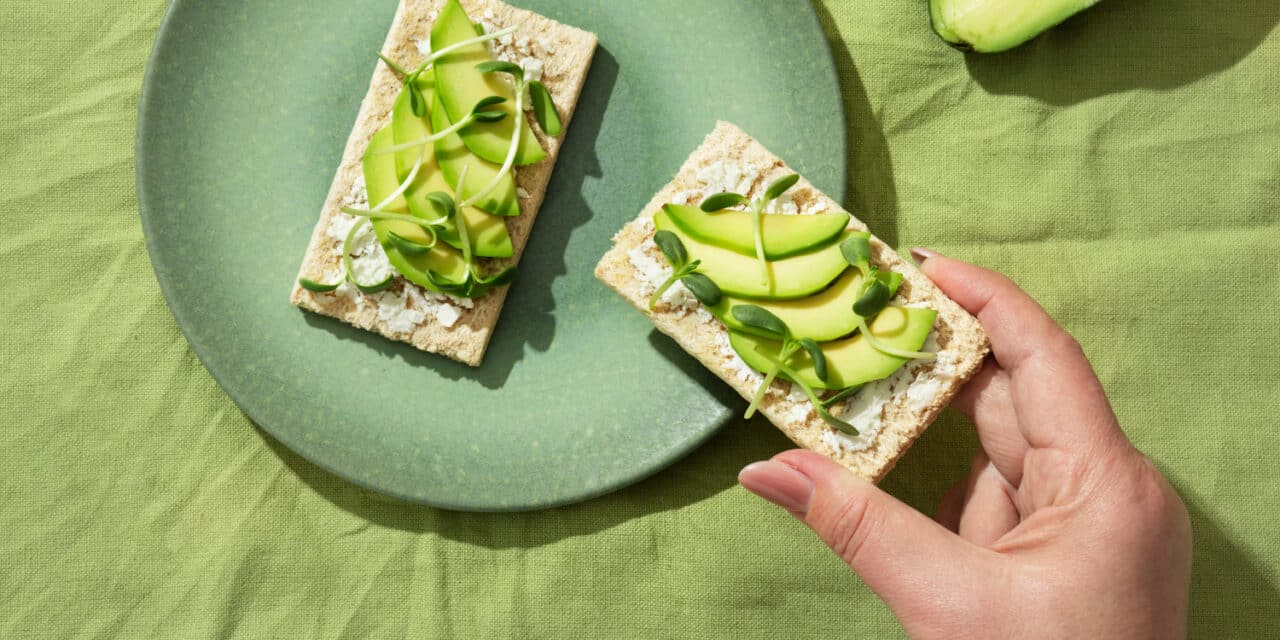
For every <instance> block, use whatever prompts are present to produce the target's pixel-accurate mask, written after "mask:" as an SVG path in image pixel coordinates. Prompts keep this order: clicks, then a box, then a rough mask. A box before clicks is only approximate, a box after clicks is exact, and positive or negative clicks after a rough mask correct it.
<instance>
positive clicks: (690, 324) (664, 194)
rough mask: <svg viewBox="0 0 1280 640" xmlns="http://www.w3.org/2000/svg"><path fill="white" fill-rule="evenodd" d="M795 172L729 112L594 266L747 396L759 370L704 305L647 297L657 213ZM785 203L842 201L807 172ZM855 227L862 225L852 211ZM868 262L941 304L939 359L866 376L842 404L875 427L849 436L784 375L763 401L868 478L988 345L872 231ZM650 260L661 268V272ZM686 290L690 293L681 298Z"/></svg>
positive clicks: (917, 295)
mask: <svg viewBox="0 0 1280 640" xmlns="http://www.w3.org/2000/svg"><path fill="white" fill-rule="evenodd" d="M787 173H791V170H790V169H789V168H787V166H786V165H785V164H784V163H783V162H782V160H780V159H779V158H777V157H776V156H774V155H773V154H771V153H769V151H768V150H766V149H765V148H764V147H763V146H762V145H761V144H760V143H759V142H757V141H755V140H754V139H753V138H751V137H750V136H748V135H747V134H746V133H745V132H743V131H742V130H741V129H739V128H737V127H735V126H733V125H731V124H729V123H725V122H721V123H719V124H718V125H717V126H716V128H715V130H714V131H712V132H711V134H710V135H708V136H707V138H706V139H705V140H704V141H703V143H702V145H701V146H699V147H698V148H697V149H696V150H695V151H694V152H693V154H692V155H690V156H689V159H688V160H687V161H686V162H685V163H684V166H682V167H681V168H680V171H679V172H678V173H677V174H676V177H675V179H674V180H672V182H671V183H669V184H667V185H666V186H665V187H663V188H662V189H661V190H660V191H659V192H658V193H657V195H655V196H654V198H653V200H651V201H650V202H649V204H648V205H646V206H645V208H644V210H643V211H642V212H641V213H640V216H639V217H638V218H636V219H635V220H633V221H631V222H629V223H627V225H626V226H625V227H623V229H622V230H621V231H619V232H618V234H617V235H616V236H614V246H613V248H612V249H610V250H609V251H608V252H607V253H606V254H605V255H604V257H603V258H602V259H601V260H600V262H599V264H598V265H597V266H596V277H598V278H599V279H600V280H601V281H602V282H604V283H605V284H606V285H608V287H609V288H610V289H612V290H613V291H615V292H616V293H618V294H619V295H620V296H622V297H623V299H625V300H626V301H627V302H629V303H631V305H632V306H634V307H635V308H636V309H638V310H640V311H641V312H642V313H645V314H646V315H647V316H649V318H650V320H652V321H653V323H654V325H655V326H657V328H658V329H659V330H660V331H662V332H663V333H665V334H666V335H668V336H670V337H672V338H673V339H674V340H675V341H676V342H677V343H679V344H680V346H681V347H683V348H684V350H685V351H687V352H689V354H691V355H693V356H694V357H695V358H697V359H698V360H699V361H700V362H701V363H702V364H703V365H704V366H706V367H707V368H708V369H710V370H711V371H713V372H714V373H715V374H716V375H717V376H719V377H720V378H721V379H722V380H724V381H725V382H726V383H727V384H729V385H730V386H732V387H733V388H734V389H735V390H736V391H737V392H738V393H739V394H740V395H741V396H742V397H743V398H747V399H749V398H750V397H751V396H752V395H753V394H754V393H755V390H756V387H757V386H758V385H759V384H760V382H761V381H762V380H763V376H761V375H760V374H759V373H758V372H756V371H753V370H751V369H750V368H749V367H746V366H745V364H744V363H743V362H742V361H741V359H740V358H739V357H738V356H737V354H736V353H734V352H733V350H732V348H731V347H730V346H729V341H728V331H727V330H726V329H725V327H724V325H723V324H721V323H720V321H719V320H717V319H716V318H715V317H714V316H712V315H711V314H710V313H708V312H707V311H706V310H705V309H704V308H702V307H701V306H700V305H696V304H694V305H692V306H691V305H688V304H680V303H679V300H678V299H672V297H671V296H670V295H668V296H667V297H664V301H665V302H664V303H663V304H659V305H658V307H657V309H656V310H655V311H652V312H651V311H649V308H648V298H649V296H650V294H652V293H653V291H654V286H653V284H652V280H653V279H654V278H655V277H659V276H660V275H661V274H663V273H665V274H669V273H670V269H669V268H666V267H665V266H664V265H665V263H664V262H663V258H662V257H661V254H660V253H659V252H658V250H657V248H656V246H655V245H654V243H653V234H654V226H653V215H654V213H655V212H656V211H657V210H659V209H660V208H661V207H662V205H664V204H667V203H677V204H694V205H696V204H697V203H698V202H700V201H701V200H702V198H704V197H706V196H708V195H711V194H713V193H717V192H720V191H735V192H737V193H741V194H744V195H746V196H748V197H750V196H752V195H753V194H755V193H756V192H758V191H760V190H763V189H764V187H765V185H767V184H768V183H769V182H770V181H772V180H773V179H776V178H778V177H781V176H782V175H786V174H787ZM791 193H792V194H793V195H792V197H791V201H790V202H789V203H787V204H784V205H783V207H784V208H788V207H794V209H795V211H794V213H816V212H820V211H843V208H841V207H840V205H839V204H838V203H836V202H835V201H833V200H831V199H830V198H828V197H827V196H826V195H824V194H822V193H821V192H820V191H818V190H817V189H815V188H814V187H813V185H811V184H809V183H808V182H807V181H805V180H804V179H803V178H802V179H801V180H800V182H799V183H798V184H797V185H796V187H795V188H794V189H793V191H792V192H791ZM850 226H851V228H857V229H860V230H866V226H865V225H864V224H863V223H862V222H860V221H858V220H857V219H856V218H853V219H852V221H851V224H850ZM871 247H872V250H873V259H874V262H875V263H877V264H878V265H881V266H884V267H886V268H889V269H892V270H894V271H898V272H900V273H902V274H903V284H902V286H901V288H900V290H899V293H898V295H899V297H900V298H901V299H902V302H904V303H905V304H908V305H926V306H929V307H931V308H933V309H935V310H936V311H937V312H938V316H937V320H936V322H935V325H934V330H933V333H932V335H931V340H932V344H933V346H934V347H935V348H936V351H937V352H938V354H939V355H938V359H937V361H935V362H922V361H912V362H910V363H908V365H907V366H904V367H903V368H902V369H900V370H899V372H898V373H895V374H894V376H891V377H890V378H889V379H886V380H885V381H882V382H881V383H875V384H873V385H868V388H867V389H864V390H863V391H862V392H860V393H859V394H858V395H856V396H854V398H853V399H852V400H850V401H849V404H848V405H847V406H845V407H844V408H845V410H846V411H849V412H855V413H858V414H859V415H860V416H864V418H865V420H866V422H867V423H868V424H871V423H872V422H874V424H875V425H878V428H877V429H875V430H874V433H868V434H866V435H864V437H863V438H861V439H854V438H849V437H847V436H843V435H842V434H839V433H838V432H836V431H835V429H833V428H832V427H830V426H828V425H827V424H826V423H825V422H823V421H822V420H821V419H820V418H819V417H818V416H817V414H816V413H815V412H814V411H813V410H812V405H811V404H810V403H809V400H808V399H807V398H805V397H804V396H803V395H800V396H799V397H797V395H796V394H795V393H794V392H789V387H790V385H789V384H787V383H783V382H774V384H773V386H772V387H771V388H770V390H769V393H768V394H767V395H766V396H765V399H764V401H763V402H762V403H761V404H760V411H761V412H762V413H763V414H764V415H765V416H766V417H768V418H769V420H770V421H771V422H773V424H774V425H775V426H777V427H778V428H779V429H780V430H782V431H783V433H785V434H786V435H787V436H788V437H789V438H791V439H792V440H793V441H794V442H796V444H799V445H800V446H803V447H805V448H807V449H812V450H814V451H817V452H819V453H822V454H824V455H827V456H829V457H831V458H833V459H834V460H836V461H837V462H839V463H840V464H842V465H843V466H845V467H846V468H848V469H850V470H852V471H854V472H855V473H858V474H859V475H861V476H863V477H865V478H867V479H869V480H873V481H875V480H879V479H880V478H882V477H884V475H885V474H886V473H888V471H889V470H890V469H891V468H893V465H894V464H895V463H896V462H897V460H898V459H899V458H900V457H901V456H902V454H903V453H905V452H906V450H907V448H908V447H910V446H911V443H912V442H913V441H915V439H916V438H917V437H919V435H920V434H921V433H923V432H924V430H925V429H926V428H927V427H928V425H929V423H930V422H932V421H933V420H934V418H936V417H937V415H938V413H940V412H941V411H942V409H943V408H944V407H945V406H946V405H947V404H948V403H949V402H950V401H951V399H952V398H953V397H954V396H955V394H956V392H958V391H959V389H960V387H961V386H962V385H963V384H964V382H965V381H967V380H968V379H969V378H970V377H972V376H973V375H974V374H975V373H976V372H977V370H978V368H979V367H980V366H981V364H982V360H983V358H985V356H986V354H987V352H988V343H987V338H986V334H985V333H984V332H983V330H982V327H981V326H980V325H979V324H978V322H977V320H976V319H975V318H973V316H971V315H969V314H968V313H967V312H965V311H964V309H962V308H960V306H959V305H957V304H956V303H955V302H954V301H952V300H951V299H950V298H948V297H946V296H945V295H944V294H943V293H942V292H941V291H940V290H938V288H937V287H936V286H934V285H933V283H932V282H930V281H929V279H928V278H927V277H925V276H924V274H922V273H920V271H919V270H918V269H916V268H915V267H914V266H913V265H911V264H910V263H908V262H907V261H905V260H903V259H902V258H901V257H900V256H899V255H898V254H897V253H896V252H894V251H893V250H892V249H891V248H890V247H889V246H888V245H886V244H885V243H884V242H882V241H880V240H879V239H878V238H876V237H875V236H872V238H871ZM655 269H666V270H665V272H662V271H658V272H655ZM686 300H687V299H686Z"/></svg>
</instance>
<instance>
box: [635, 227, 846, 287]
mask: <svg viewBox="0 0 1280 640" xmlns="http://www.w3.org/2000/svg"><path fill="white" fill-rule="evenodd" d="M653 224H654V226H656V227H657V228H658V229H665V230H667V231H671V232H672V233H675V234H676V236H678V237H679V238H680V241H681V242H683V243H684V247H685V251H686V252H687V253H688V254H689V260H691V261H692V260H701V261H702V264H701V265H700V266H699V267H698V271H699V272H701V273H702V274H704V275H706V276H707V277H708V278H711V280H713V281H714V282H715V283H716V285H718V286H719V287H720V291H721V293H724V294H727V295H730V296H737V297H740V298H760V299H765V300H791V299H794V298H804V297H806V296H810V295H812V294H814V293H816V292H818V291H821V290H822V289H824V288H825V287H826V286H827V285H828V284H830V283H831V281H832V280H835V279H836V277H838V276H839V275H840V274H841V273H842V272H843V271H844V270H845V268H846V267H848V266H849V264H848V263H847V262H845V260H844V256H843V255H841V253H840V243H839V242H834V241H833V242H831V243H829V244H828V245H826V246H825V247H822V248H819V249H814V250H812V251H810V252H808V253H802V254H800V255H797V256H792V257H790V258H785V259H782V260H774V261H771V262H769V263H768V264H769V270H770V273H771V275H772V276H773V277H772V278H771V279H770V280H771V282H770V283H769V284H766V283H764V282H762V281H761V278H760V265H759V264H758V263H757V262H756V259H755V258H749V257H747V256H744V255H742V254H740V253H737V252H735V251H730V250H728V249H725V248H722V247H717V246H715V245H713V244H707V243H705V242H701V241H699V240H695V239H693V238H692V237H690V236H689V234H687V233H685V232H684V231H682V230H681V229H680V227H678V226H676V225H675V224H674V223H672V222H671V219H670V218H668V217H667V214H666V212H665V211H659V212H657V213H655V214H654V215H653ZM856 233H858V232H856V231H846V232H845V233H844V234H843V235H841V236H839V239H840V240H841V241H843V239H844V238H846V237H848V236H850V235H853V234H856Z"/></svg>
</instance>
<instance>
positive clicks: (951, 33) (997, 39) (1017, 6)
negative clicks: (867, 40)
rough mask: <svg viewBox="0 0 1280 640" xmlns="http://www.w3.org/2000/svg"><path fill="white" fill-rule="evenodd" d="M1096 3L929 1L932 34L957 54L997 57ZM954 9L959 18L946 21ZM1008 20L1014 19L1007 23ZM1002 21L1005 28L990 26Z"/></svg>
mask: <svg viewBox="0 0 1280 640" xmlns="http://www.w3.org/2000/svg"><path fill="white" fill-rule="evenodd" d="M1098 2H1099V0H929V23H930V26H931V27H932V28H933V32H934V33H935V34H937V35H938V37H939V38H942V40H943V41H944V42H946V43H947V44H948V45H950V46H952V47H954V48H956V49H958V50H960V51H976V52H979V53H998V52H1001V51H1007V50H1009V49H1012V48H1014V47H1017V46H1019V45H1021V44H1023V43H1025V42H1027V41H1029V40H1031V39H1033V38H1035V37H1036V36H1038V35H1040V34H1041V33H1044V32H1045V31H1048V30H1049V29H1051V28H1053V27H1055V26H1057V25H1058V24H1060V23H1061V22H1063V21H1064V20H1066V19H1067V18H1070V17H1071V16H1073V15H1075V14H1077V13H1079V12H1081V11H1084V10H1085V9H1088V8H1089V7H1091V6H1093V5H1095V4H1097V3H1098ZM955 7H959V8H958V9H955V11H957V12H958V13H959V14H960V15H959V16H952V19H951V20H950V21H949V20H948V16H947V14H948V13H951V12H952V9H953V8H955ZM1010 16H1014V17H1013V18H1012V19H1010ZM995 20H1005V21H1006V22H1007V24H1003V25H1000V24H992V22H993V21H995Z"/></svg>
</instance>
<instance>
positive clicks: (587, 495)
mask: <svg viewBox="0 0 1280 640" xmlns="http://www.w3.org/2000/svg"><path fill="white" fill-rule="evenodd" d="M189 1H191V0H171V1H170V2H169V5H168V6H167V7H166V8H165V12H164V16H163V17H162V18H161V20H160V26H159V28H158V29H157V30H156V37H155V40H154V42H153V43H152V46H151V52H150V53H149V54H148V56H147V66H146V70H145V71H144V73H143V77H142V88H141V92H140V94H139V99H138V117H137V120H136V125H135V133H134V191H135V194H136V197H137V200H138V215H139V218H140V219H141V224H142V231H143V236H144V240H145V242H146V246H147V256H148V258H149V260H150V262H151V268H152V271H153V272H154V273H155V275H156V280H157V282H158V283H159V285H160V292H161V294H162V295H163V296H164V299H165V304H166V306H168V308H169V312H170V313H172V314H173V316H174V320H175V321H176V322H177V324H178V329H179V330H180V331H181V332H182V335H183V337H184V338H185V339H186V340H187V343H188V344H189V345H191V349H192V351H194V352H195V354H196V357H197V358H198V359H199V361H200V364H201V365H202V366H203V367H204V368H205V370H207V371H208V372H209V374H210V375H211V376H212V377H213V379H214V382H216V383H218V386H219V387H220V388H221V389H222V390H223V392H224V393H226V394H227V396H228V397H230V398H231V401H232V402H234V403H235V404H236V406H237V407H239V408H240V410H241V411H243V412H244V413H245V415H247V416H248V417H249V419H250V420H252V421H253V423H254V424H255V425H256V426H257V427H258V429H259V430H260V432H262V433H264V434H265V435H267V436H268V437H270V438H273V439H275V440H276V441H278V442H280V443H281V444H283V445H284V446H285V447H287V448H288V449H289V450H290V451H292V452H294V453H295V454H297V455H299V456H300V457H302V458H303V459H305V460H306V461H307V462H308V463H310V464H314V465H316V466H317V467H319V468H321V469H323V470H324V471H326V472H327V473H330V474H333V475H334V476H336V477H339V478H341V479H343V480H344V481H346V482H349V483H351V484H354V485H356V486H359V487H362V488H364V489H368V490H369V491H373V492H375V493H379V494H382V495H386V496H390V497H392V498H395V499H397V500H401V501H404V502H409V503H414V504H422V505H425V506H429V507H435V508H439V509H447V510H453V511H468V512H520V511H534V510H539V509H549V508H553V507H560V506H565V505H570V504H576V503H579V502H584V501H587V500H591V499H592V498H597V497H599V496H602V495H605V494H609V493H612V492H614V491H617V490H619V489H622V488H624V487H627V486H630V485H632V484H635V483H637V482H640V481H641V480H644V479H646V478H648V477H650V476H652V475H654V474H656V473H657V472H659V471H661V470H663V469H665V468H667V467H669V466H671V465H672V464H674V463H675V462H676V461H678V460H680V459H681V458H684V457H685V456H687V455H688V454H689V453H690V452H692V451H693V450H694V449H697V448H698V447H700V446H702V444H703V443H705V442H707V441H708V440H710V439H711V437H712V436H714V435H715V434H716V433H718V432H719V431H720V430H721V429H723V428H724V427H725V426H726V425H727V424H729V423H730V422H733V421H734V419H735V417H734V415H733V414H728V415H727V417H726V418H725V419H724V420H721V421H720V422H718V423H713V424H712V425H711V426H710V427H709V428H707V429H705V430H703V431H702V432H700V433H695V434H693V435H692V436H691V437H689V438H687V439H686V440H685V441H684V442H682V443H678V444H675V445H673V446H672V447H670V448H669V449H668V450H667V455H665V456H661V457H656V458H652V459H650V460H649V461H648V463H647V464H646V465H643V466H637V467H636V468H635V469H634V471H633V472H631V473H623V474H619V475H618V476H616V477H615V479H614V480H612V481H608V482H603V483H600V484H598V485H595V486H592V487H590V488H588V489H586V490H583V491H581V492H577V493H568V494H565V495H562V496H560V497H559V498H556V499H551V500H546V501H530V502H526V503H524V504H520V505H513V506H509V507H501V508H499V507H494V508H477V507H476V506H475V505H470V504H462V503H457V502H451V501H449V500H429V499H423V498H419V497H412V496H408V495H405V494H402V493H398V492H397V491H395V490H394V489H390V488H388V487H382V486H374V485H372V484H370V483H367V482H364V481H362V480H361V479H359V478H357V477H355V476H353V475H351V474H347V473H345V472H343V471H342V470H341V469H337V468H334V467H331V466H329V465H327V464H324V463H323V462H322V461H319V460H316V459H313V458H312V457H310V456H307V455H305V454H303V453H302V451H303V450H304V449H303V448H301V447H299V446H297V445H296V444H295V443H293V442H292V441H291V439H289V438H288V437H282V436H281V435H280V430H278V429H272V428H271V427H270V424H271V422H270V418H268V417H267V416H265V415H263V414H262V413H260V412H259V410H258V406H257V404H256V403H255V402H254V401H253V400H252V399H251V398H249V397H247V396H246V395H245V394H242V393H240V392H239V391H238V390H236V389H234V388H233V387H232V386H228V385H227V383H226V381H225V375H224V373H223V371H222V370H221V368H220V367H218V366H216V365H212V364H211V363H210V361H209V358H208V357H207V352H208V349H209V347H208V345H205V344H204V343H203V342H202V341H201V340H200V339H199V338H198V337H197V335H195V334H194V333H193V332H192V330H191V327H192V326H193V325H192V321H191V320H190V318H189V317H188V316H187V314H186V311H185V308H184V307H183V305H181V304H176V303H175V293H174V288H175V285H174V283H173V282H172V281H171V280H170V279H169V277H168V275H167V273H168V272H169V269H168V268H167V266H166V263H164V262H163V258H161V257H160V256H161V254H162V253H163V252H161V251H159V250H158V247H157V246H156V237H157V234H156V232H155V229H153V227H152V225H151V216H150V215H149V214H148V211H151V210H152V205H151V202H150V198H149V196H148V195H147V194H148V191H149V190H148V189H147V186H146V185H147V179H146V173H147V171H146V167H147V160H146V158H147V155H146V154H145V153H144V146H145V144H146V139H147V133H148V126H147V122H148V118H147V113H148V107H149V105H150V104H151V102H152V101H153V100H156V99H157V97H156V93H155V91H154V79H155V74H156V68H157V64H158V63H159V58H160V56H161V55H162V54H163V53H162V51H163V49H164V48H165V44H166V42H167V41H168V39H169V38H170V37H171V33H172V29H171V28H170V27H171V25H172V23H173V21H174V20H175V18H174V16H175V14H176V13H177V11H176V8H177V7H178V5H179V4H181V3H183V2H189ZM797 8H798V9H803V10H804V12H805V15H806V16H807V17H808V18H809V21H810V22H811V23H812V28H813V29H815V30H816V32H817V33H821V34H822V37H821V38H817V39H816V40H818V43H817V51H818V52H819V53H821V54H822V56H821V59H822V61H823V62H825V65H823V66H824V67H825V69H824V71H825V72H826V75H827V77H828V78H829V79H830V81H832V82H834V83H836V85H837V87H839V85H840V75H839V72H838V70H837V69H836V65H835V58H834V56H833V55H832V50H831V43H830V41H829V40H828V38H827V36H826V31H825V30H824V29H823V27H822V22H821V20H820V19H819V18H818V14H817V11H816V10H815V9H814V8H813V5H812V4H810V3H804V4H803V5H800V6H798V7H797ZM841 100H842V101H843V93H841ZM841 107H842V108H841V110H840V120H841V122H842V123H844V125H845V126H842V127H841V128H840V133H839V136H840V138H839V149H840V157H839V158H838V159H835V162H836V164H837V166H838V167H839V173H840V174H841V175H844V176H847V175H848V155H849V139H848V138H849V134H848V123H847V121H846V117H845V115H844V114H845V111H844V109H843V103H842V104H841ZM845 185H846V182H845V181H841V182H840V184H839V186H838V187H837V188H836V189H835V193H832V194H829V195H832V197H833V198H834V199H835V200H836V201H837V202H843V201H844V200H845V197H846V195H847V194H846V193H845V191H846V186H845ZM482 366H483V365H482Z"/></svg>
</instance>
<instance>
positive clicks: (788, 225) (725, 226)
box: [662, 204, 849, 260]
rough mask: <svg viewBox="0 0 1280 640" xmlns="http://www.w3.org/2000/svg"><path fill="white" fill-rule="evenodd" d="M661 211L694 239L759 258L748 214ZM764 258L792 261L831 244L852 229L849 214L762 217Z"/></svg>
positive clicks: (687, 208)
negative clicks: (848, 229) (818, 247)
mask: <svg viewBox="0 0 1280 640" xmlns="http://www.w3.org/2000/svg"><path fill="white" fill-rule="evenodd" d="M662 210H663V211H664V212H666V214H667V217H668V218H670V219H671V221H672V222H674V223H675V225H676V226H677V227H680V230H681V231H684V232H685V233H687V234H689V235H690V236H691V237H693V238H695V239H698V240H701V241H703V242H706V243H708V244H714V245H716V246H718V247H723V248H725V249H729V250H732V251H736V252H738V253H741V254H742V255H744V256H748V257H751V258H754V257H756V247H755V235H754V233H753V230H752V227H753V225H754V221H753V220H752V217H751V214H750V213H748V212H746V211H714V212H711V213H708V212H706V211H703V210H702V209H699V208H698V207H690V206H688V205H680V204H668V205H663V207H662ZM761 217H762V222H761V225H760V226H761V227H762V242H761V244H762V245H763V247H764V257H765V258H767V259H769V260H779V259H781V258H789V257H791V256H794V255H796V254H800V253H805V252H806V251H810V250H812V249H813V248H814V247H817V246H819V245H822V244H825V243H827V242H830V241H831V240H832V239H834V238H835V237H836V236H838V235H840V232H842V231H844V229H845V227H847V226H848V225H849V214H847V213H844V212H843V211H840V212H833V213H818V214H813V215H805V216H793V215H783V214H779V213H765V214H761Z"/></svg>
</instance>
